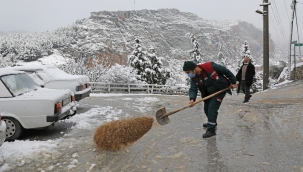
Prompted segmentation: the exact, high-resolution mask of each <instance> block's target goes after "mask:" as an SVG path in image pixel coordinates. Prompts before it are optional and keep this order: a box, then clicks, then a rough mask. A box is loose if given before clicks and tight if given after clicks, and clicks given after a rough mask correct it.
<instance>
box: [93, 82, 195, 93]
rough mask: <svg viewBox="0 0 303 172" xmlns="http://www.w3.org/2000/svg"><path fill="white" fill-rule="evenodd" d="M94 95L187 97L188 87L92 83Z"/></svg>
mask: <svg viewBox="0 0 303 172" xmlns="http://www.w3.org/2000/svg"><path fill="white" fill-rule="evenodd" d="M90 86H91V88H92V93H129V94H130V93H134V94H136V93H141V94H142V93H145V94H171V95H187V94H188V89H189V88H188V87H186V86H167V85H156V84H119V83H101V82H90Z"/></svg>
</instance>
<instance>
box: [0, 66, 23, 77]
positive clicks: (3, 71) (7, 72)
mask: <svg viewBox="0 0 303 172" xmlns="http://www.w3.org/2000/svg"><path fill="white" fill-rule="evenodd" d="M20 73H25V72H22V71H16V70H12V69H6V68H2V69H0V76H3V75H11V74H20Z"/></svg>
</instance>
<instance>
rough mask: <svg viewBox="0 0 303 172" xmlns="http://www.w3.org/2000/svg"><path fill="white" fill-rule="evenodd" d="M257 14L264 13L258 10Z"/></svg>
mask: <svg viewBox="0 0 303 172" xmlns="http://www.w3.org/2000/svg"><path fill="white" fill-rule="evenodd" d="M256 13H258V14H264V13H263V12H262V11H260V10H256Z"/></svg>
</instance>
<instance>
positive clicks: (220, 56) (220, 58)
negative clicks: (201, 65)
mask: <svg viewBox="0 0 303 172" xmlns="http://www.w3.org/2000/svg"><path fill="white" fill-rule="evenodd" d="M217 57H218V61H219V64H221V65H222V66H226V58H225V57H224V54H223V52H222V46H221V44H220V48H219V53H218V55H217Z"/></svg>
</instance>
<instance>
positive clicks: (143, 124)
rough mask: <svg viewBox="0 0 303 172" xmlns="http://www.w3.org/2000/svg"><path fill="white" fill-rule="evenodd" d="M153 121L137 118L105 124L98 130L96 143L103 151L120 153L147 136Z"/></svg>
mask: <svg viewBox="0 0 303 172" xmlns="http://www.w3.org/2000/svg"><path fill="white" fill-rule="evenodd" d="M153 121H154V119H153V118H148V117H136V118H128V119H123V120H117V121H112V122H109V123H106V124H103V125H101V126H100V127H98V128H97V130H96V132H95V135H94V141H95V143H96V145H97V147H98V148H100V149H101V150H108V151H114V152H115V151H119V150H121V149H123V148H125V147H126V146H128V145H130V144H132V143H133V142H135V141H137V140H138V139H140V138H141V137H142V136H143V135H144V134H146V133H147V132H148V131H149V130H150V129H151V127H152V124H153Z"/></svg>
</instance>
